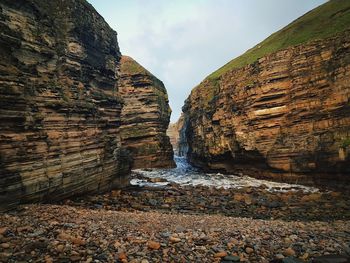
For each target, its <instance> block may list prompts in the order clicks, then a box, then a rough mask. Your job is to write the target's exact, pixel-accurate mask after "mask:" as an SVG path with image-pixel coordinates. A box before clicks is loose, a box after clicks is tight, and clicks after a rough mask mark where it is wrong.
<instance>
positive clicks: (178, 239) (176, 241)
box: [169, 236, 181, 243]
mask: <svg viewBox="0 0 350 263" xmlns="http://www.w3.org/2000/svg"><path fill="white" fill-rule="evenodd" d="M169 241H170V242H171V243H178V242H180V241H181V238H178V237H174V236H171V237H169Z"/></svg>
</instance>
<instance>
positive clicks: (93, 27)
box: [0, 0, 129, 210]
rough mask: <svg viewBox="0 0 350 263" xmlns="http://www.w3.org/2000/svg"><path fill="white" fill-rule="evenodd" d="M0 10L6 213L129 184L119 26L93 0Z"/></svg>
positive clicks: (0, 135) (0, 171) (37, 0)
mask: <svg viewBox="0 0 350 263" xmlns="http://www.w3.org/2000/svg"><path fill="white" fill-rule="evenodd" d="M0 12H1V13H0V20H1V24H0V27H1V34H0V43H1V45H0V57H1V59H0V83H1V85H0V122H1V128H0V210H1V209H6V208H8V207H12V206H13V205H16V204H18V203H21V202H28V201H40V200H45V201H50V200H57V199H61V198H65V197H68V196H72V195H77V194H81V193H85V192H89V193H91V192H96V191H103V190H106V189H108V188H110V187H112V186H113V185H115V183H117V184H119V185H120V184H121V182H122V181H123V180H124V179H123V178H125V177H124V174H126V173H127V172H128V170H129V161H128V158H127V156H126V155H125V154H124V152H123V150H122V148H121V142H120V136H119V126H120V122H121V120H120V115H121V109H122V103H121V99H120V97H119V94H118V93H117V85H116V83H117V67H118V64H119V60H120V52H119V47H118V42H117V34H116V32H114V31H113V30H112V29H111V28H110V27H109V26H108V25H107V23H106V22H105V21H104V20H103V18H102V17H101V16H100V15H99V14H98V13H97V12H96V11H95V10H94V9H93V8H92V6H90V5H89V4H88V3H87V2H86V1H84V0H74V1H72V0H51V1H41V0H16V1H12V0H2V1H1V3H0ZM118 181H119V182H118Z"/></svg>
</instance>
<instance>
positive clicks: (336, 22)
mask: <svg viewBox="0 0 350 263" xmlns="http://www.w3.org/2000/svg"><path fill="white" fill-rule="evenodd" d="M348 28H350V1H349V0H331V1H329V2H327V3H325V4H323V5H321V6H319V7H317V8H315V9H314V10H312V11H310V12H308V13H306V14H305V15H303V16H302V17H300V18H298V19H297V20H295V21H294V22H292V23H291V24H289V25H288V26H286V27H285V28H283V29H281V30H280V31H278V32H276V33H274V34H272V35H271V36H270V37H268V38H267V39H265V40H264V41H263V42H261V43H259V44H258V45H256V46H255V47H253V48H252V49H250V50H248V51H247V52H246V53H244V54H243V55H241V56H239V57H237V58H235V59H233V60H231V61H230V62H228V63H227V64H226V65H224V66H223V67H221V68H219V69H218V70H216V71H215V72H213V73H212V74H211V75H209V76H208V77H207V79H212V80H217V79H219V78H220V77H221V76H222V75H223V74H224V73H226V72H228V71H230V70H232V69H236V68H241V67H243V66H245V65H248V64H251V63H253V62H255V61H256V60H258V59H259V58H261V57H263V56H265V55H267V54H270V53H273V52H276V51H278V50H281V49H284V48H287V47H290V46H295V45H299V44H303V43H306V42H309V41H312V40H316V39H323V38H327V37H331V36H332V35H335V34H337V33H339V32H342V31H344V30H346V29H348Z"/></svg>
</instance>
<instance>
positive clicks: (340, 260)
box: [312, 255, 350, 263]
mask: <svg viewBox="0 0 350 263" xmlns="http://www.w3.org/2000/svg"><path fill="white" fill-rule="evenodd" d="M348 262H350V258H349V257H347V256H343V255H327V256H321V257H316V258H314V260H313V261H312V263H348Z"/></svg>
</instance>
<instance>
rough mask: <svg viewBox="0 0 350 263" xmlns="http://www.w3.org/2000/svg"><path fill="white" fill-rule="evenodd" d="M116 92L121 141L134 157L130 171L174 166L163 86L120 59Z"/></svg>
mask: <svg viewBox="0 0 350 263" xmlns="http://www.w3.org/2000/svg"><path fill="white" fill-rule="evenodd" d="M118 83H119V92H120V94H121V96H122V98H123V100H124V102H125V105H124V107H123V110H122V115H121V118H122V126H121V129H120V131H121V139H122V144H123V146H124V147H125V148H127V149H128V150H129V151H130V152H131V153H132V157H133V168H148V167H149V168H153V167H164V168H170V167H175V163H174V160H173V150H172V146H171V144H170V139H169V137H168V136H167V135H166V130H167V128H168V125H169V119H170V114H171V109H170V107H169V105H168V95H167V91H166V89H165V87H164V84H163V83H162V82H161V81H160V80H158V79H157V78H156V77H155V76H153V75H152V74H151V73H150V72H148V71H147V70H146V69H145V68H143V67H142V66H141V65H140V64H138V63H137V62H136V61H135V60H133V59H132V58H130V57H127V56H123V57H122V59H121V67H120V80H119V82H118Z"/></svg>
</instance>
